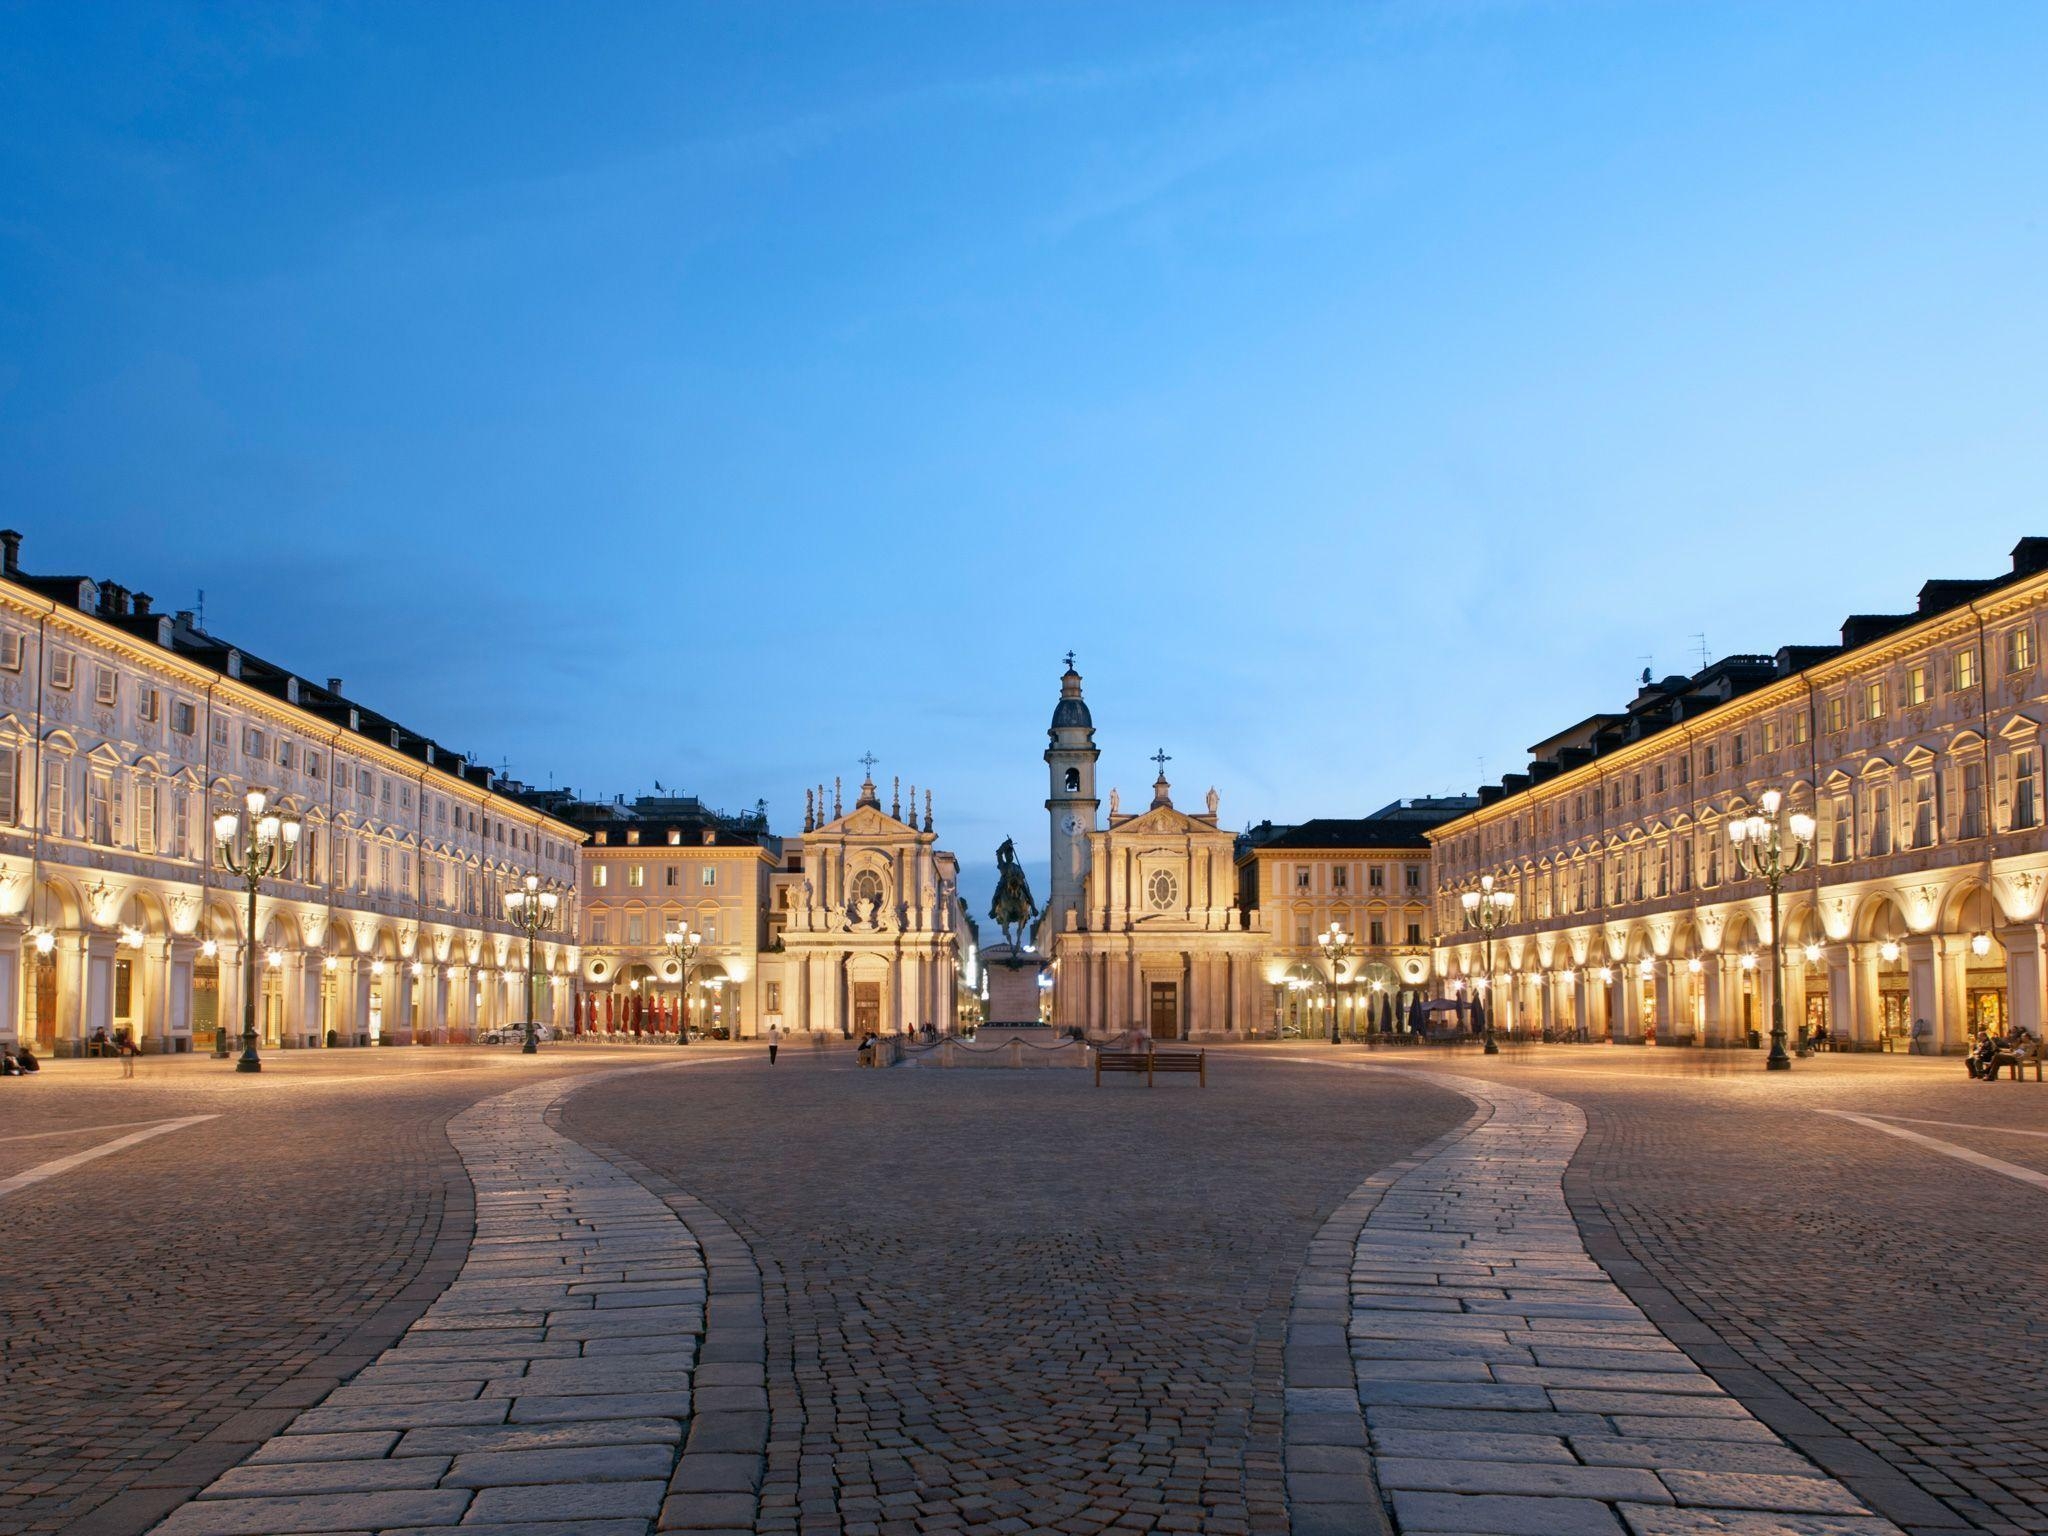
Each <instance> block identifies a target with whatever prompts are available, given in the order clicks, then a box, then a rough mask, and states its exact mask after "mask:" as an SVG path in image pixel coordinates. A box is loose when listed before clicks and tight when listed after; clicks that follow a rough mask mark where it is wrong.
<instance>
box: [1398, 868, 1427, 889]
mask: <svg viewBox="0 0 2048 1536" xmlns="http://www.w3.org/2000/svg"><path fill="white" fill-rule="evenodd" d="M1401 873H1402V874H1403V875H1404V876H1406V877H1407V878H1406V879H1404V880H1403V881H1402V882H1401V884H1402V888H1403V889H1404V890H1410V891H1419V890H1421V889H1422V869H1421V866H1419V865H1415V864H1409V865H1405V866H1403V868H1402V870H1401Z"/></svg>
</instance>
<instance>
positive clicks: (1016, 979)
mask: <svg viewBox="0 0 2048 1536" xmlns="http://www.w3.org/2000/svg"><path fill="white" fill-rule="evenodd" d="M1011 958H1012V951H1011V949H1010V946H1009V945H1007V944H991V945H989V946H988V948H986V949H984V950H983V951H982V952H981V963H982V968H983V969H984V970H985V971H986V972H987V973H988V1015H987V1017H988V1022H989V1023H990V1024H992V1025H998V1026H1000V1025H1003V1024H1036V1023H1037V1022H1038V998H1039V992H1038V974H1039V971H1038V956H1036V955H1034V954H1031V953H1029V952H1028V951H1027V952H1026V953H1024V954H1022V955H1017V956H1015V958H1016V959H1017V960H1019V961H1020V962H1021V963H1020V964H1019V965H1017V966H1016V967H1014V968H1012V966H1011V965H1010V960H1011Z"/></svg>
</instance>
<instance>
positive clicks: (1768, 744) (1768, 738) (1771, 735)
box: [1763, 720, 1778, 752]
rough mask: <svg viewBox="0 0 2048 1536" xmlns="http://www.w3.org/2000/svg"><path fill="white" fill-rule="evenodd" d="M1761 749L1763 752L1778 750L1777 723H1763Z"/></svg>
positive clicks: (1769, 721) (1771, 721)
mask: <svg viewBox="0 0 2048 1536" xmlns="http://www.w3.org/2000/svg"><path fill="white" fill-rule="evenodd" d="M1763 749H1764V751H1765V752H1775V751H1777V750H1778V722H1777V721H1775V720H1766V721H1765V722H1764V723H1763Z"/></svg>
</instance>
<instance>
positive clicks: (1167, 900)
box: [1145, 869, 1180, 912]
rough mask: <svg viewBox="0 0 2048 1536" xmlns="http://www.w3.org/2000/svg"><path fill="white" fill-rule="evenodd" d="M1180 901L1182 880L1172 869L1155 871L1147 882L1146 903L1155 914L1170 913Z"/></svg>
mask: <svg viewBox="0 0 2048 1536" xmlns="http://www.w3.org/2000/svg"><path fill="white" fill-rule="evenodd" d="M1179 900H1180V880H1179V879H1178V878H1177V877H1176V876H1175V875H1174V873H1173V871H1172V870H1170V869H1155V870H1154V871H1153V872H1152V874H1151V875H1150V877H1148V878H1147V879H1146V881H1145V902H1146V905H1148V906H1149V907H1151V908H1152V910H1153V911H1154V912H1168V911H1171V910H1172V909H1173V904H1174V903H1175V902H1177V901H1179Z"/></svg>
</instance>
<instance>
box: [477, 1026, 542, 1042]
mask: <svg viewBox="0 0 2048 1536" xmlns="http://www.w3.org/2000/svg"><path fill="white" fill-rule="evenodd" d="M533 1038H534V1039H535V1040H552V1039H554V1038H555V1030H554V1026H553V1025H551V1024H536V1025H534V1026H533ZM477 1039H478V1040H479V1041H481V1042H482V1043H483V1044H485V1045H524V1044H526V1026H525V1025H524V1024H507V1025H504V1026H503V1027H501V1028H498V1029H487V1030H485V1031H484V1032H483V1033H482V1034H481V1035H478V1036H477Z"/></svg>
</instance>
